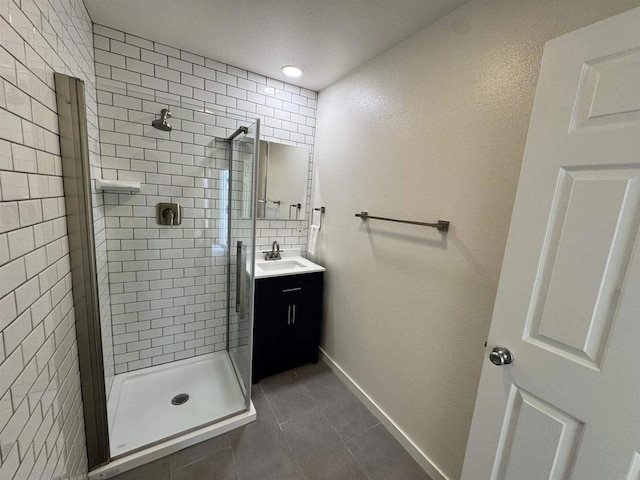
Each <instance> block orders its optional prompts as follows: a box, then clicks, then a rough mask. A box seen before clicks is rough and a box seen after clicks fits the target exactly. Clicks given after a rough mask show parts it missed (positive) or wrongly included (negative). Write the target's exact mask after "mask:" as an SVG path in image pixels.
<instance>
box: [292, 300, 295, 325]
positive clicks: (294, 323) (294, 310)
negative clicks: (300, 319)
mask: <svg viewBox="0 0 640 480" xmlns="http://www.w3.org/2000/svg"><path fill="white" fill-rule="evenodd" d="M292 322H293V324H294V325H295V324H296V304H295V303H294V304H293V320H292Z"/></svg>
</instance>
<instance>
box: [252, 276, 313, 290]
mask: <svg viewBox="0 0 640 480" xmlns="http://www.w3.org/2000/svg"><path fill="white" fill-rule="evenodd" d="M319 284H320V285H321V284H322V273H309V274H300V275H289V276H286V277H274V278H261V279H259V280H256V293H257V294H265V295H281V294H292V293H296V292H297V293H300V292H305V293H306V292H307V291H308V290H309V289H314V288H316V287H317V285H319Z"/></svg>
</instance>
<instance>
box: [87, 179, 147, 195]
mask: <svg viewBox="0 0 640 480" xmlns="http://www.w3.org/2000/svg"><path fill="white" fill-rule="evenodd" d="M96 190H101V191H103V192H117V193H120V192H128V193H134V192H139V191H140V182H130V181H126V180H105V179H102V178H96Z"/></svg>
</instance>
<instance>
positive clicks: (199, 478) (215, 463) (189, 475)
mask: <svg viewBox="0 0 640 480" xmlns="http://www.w3.org/2000/svg"><path fill="white" fill-rule="evenodd" d="M171 479H172V480H238V474H237V472H236V468H235V465H234V462H233V456H232V455H231V450H223V451H222V452H218V453H216V454H214V455H210V456H208V457H205V458H202V459H200V460H198V461H197V462H193V463H190V464H189V465H186V466H184V467H182V468H179V469H177V470H174V471H173V472H172V477H171Z"/></svg>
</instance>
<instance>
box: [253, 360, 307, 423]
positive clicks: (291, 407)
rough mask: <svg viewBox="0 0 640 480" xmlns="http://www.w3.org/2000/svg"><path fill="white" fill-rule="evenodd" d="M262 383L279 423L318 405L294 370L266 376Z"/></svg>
mask: <svg viewBox="0 0 640 480" xmlns="http://www.w3.org/2000/svg"><path fill="white" fill-rule="evenodd" d="M260 384H261V386H262V390H263V391H264V394H265V395H266V396H267V398H268V399H269V403H270V404H271V408H272V409H273V413H274V414H275V416H276V419H277V420H278V422H279V423H283V422H286V421H287V420H290V419H292V418H295V417H297V416H298V415H300V414H302V413H305V412H308V411H309V410H312V409H314V408H315V407H316V404H315V403H314V399H313V397H312V395H311V394H310V393H309V392H308V391H307V390H306V389H305V388H304V387H303V386H302V384H301V383H300V379H299V378H298V376H297V375H296V373H295V371H294V370H291V371H289V372H284V373H281V374H279V375H274V376H273V377H269V378H264V379H262V380H261V382H260Z"/></svg>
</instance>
